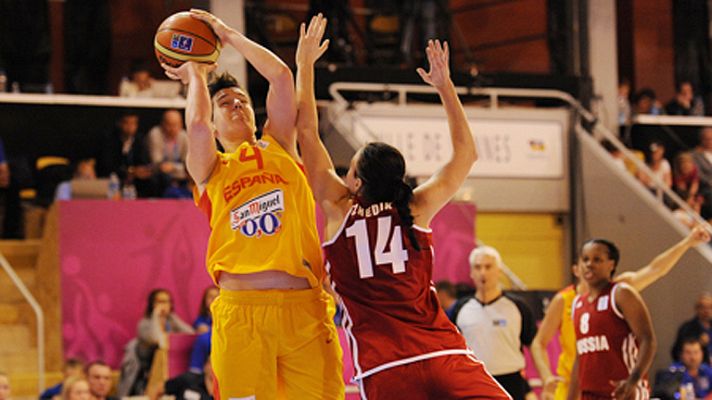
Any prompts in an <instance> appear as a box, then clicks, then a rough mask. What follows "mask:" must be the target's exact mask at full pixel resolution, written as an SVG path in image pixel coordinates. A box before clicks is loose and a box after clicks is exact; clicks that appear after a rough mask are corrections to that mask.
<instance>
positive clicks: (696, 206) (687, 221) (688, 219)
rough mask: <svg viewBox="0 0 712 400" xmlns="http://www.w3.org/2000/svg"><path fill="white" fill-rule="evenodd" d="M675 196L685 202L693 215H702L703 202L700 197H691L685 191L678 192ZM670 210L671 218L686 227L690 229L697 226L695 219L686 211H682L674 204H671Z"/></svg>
mask: <svg viewBox="0 0 712 400" xmlns="http://www.w3.org/2000/svg"><path fill="white" fill-rule="evenodd" d="M677 194H678V196H680V197H681V198H682V199H683V200H685V202H687V205H688V206H690V208H691V209H692V210H693V211H694V212H695V214H701V213H702V203H703V200H702V197H701V196H691V195H689V194H688V193H687V192H685V191H678V192H677ZM672 210H673V212H672V213H673V216H674V217H675V218H676V219H677V220H678V221H680V222H681V223H682V224H683V225H685V226H686V227H688V228H690V229H692V228H694V227H695V225H697V220H696V219H695V217H694V215H692V214H689V213H688V212H687V211H685V210H683V209H682V208H680V207H677V206H676V205H675V204H672Z"/></svg>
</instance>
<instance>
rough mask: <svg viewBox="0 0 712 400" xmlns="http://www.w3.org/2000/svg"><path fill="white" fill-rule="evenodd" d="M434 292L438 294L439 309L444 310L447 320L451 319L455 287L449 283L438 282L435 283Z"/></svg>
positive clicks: (455, 296) (454, 300) (455, 294)
mask: <svg viewBox="0 0 712 400" xmlns="http://www.w3.org/2000/svg"><path fill="white" fill-rule="evenodd" d="M435 290H436V291H437V292H438V301H439V302H440V307H442V309H443V310H445V314H447V316H448V318H452V315H451V313H452V310H453V306H454V305H455V302H456V301H457V293H456V292H455V286H454V285H453V284H452V283H450V281H439V282H436V283H435Z"/></svg>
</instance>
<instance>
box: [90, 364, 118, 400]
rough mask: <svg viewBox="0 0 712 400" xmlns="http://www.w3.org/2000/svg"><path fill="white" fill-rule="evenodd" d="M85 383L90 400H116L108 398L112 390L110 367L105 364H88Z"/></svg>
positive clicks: (115, 399)
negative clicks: (86, 383)
mask: <svg viewBox="0 0 712 400" xmlns="http://www.w3.org/2000/svg"><path fill="white" fill-rule="evenodd" d="M86 377H87V382H89V393H90V394H91V400H117V398H116V397H111V396H109V393H111V389H112V387H111V386H112V384H113V382H112V380H111V367H109V366H108V365H107V364H106V363H105V362H103V361H100V360H97V361H92V362H90V363H89V364H88V365H87V367H86Z"/></svg>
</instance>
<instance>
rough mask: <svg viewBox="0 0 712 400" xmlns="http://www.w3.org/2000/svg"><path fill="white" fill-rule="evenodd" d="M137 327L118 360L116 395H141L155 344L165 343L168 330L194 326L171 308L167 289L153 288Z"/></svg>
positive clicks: (189, 330) (185, 330) (162, 345)
mask: <svg viewBox="0 0 712 400" xmlns="http://www.w3.org/2000/svg"><path fill="white" fill-rule="evenodd" d="M137 330H138V337H137V339H136V340H132V341H131V342H129V344H127V345H126V350H125V353H124V358H123V359H122V361H121V379H120V381H119V387H118V390H117V395H118V396H119V397H124V396H134V395H143V393H144V390H145V389H146V384H147V383H148V377H149V372H150V370H151V364H152V362H153V355H154V353H155V351H156V349H157V348H159V347H160V348H163V349H165V348H166V347H167V345H168V334H169V333H191V334H192V333H194V331H193V328H192V327H191V326H190V325H188V324H186V323H185V322H183V320H182V319H180V318H179V317H178V316H177V315H176V314H175V313H174V312H173V301H172V299H171V294H170V292H169V291H168V290H166V289H154V290H152V291H151V293H150V294H149V295H148V301H147V304H146V311H145V312H144V316H143V318H142V319H141V320H140V321H139V322H138V328H137Z"/></svg>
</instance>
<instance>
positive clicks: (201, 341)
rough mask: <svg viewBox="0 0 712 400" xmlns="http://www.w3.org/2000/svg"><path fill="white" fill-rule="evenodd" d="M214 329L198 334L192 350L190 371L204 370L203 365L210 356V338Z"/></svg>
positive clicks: (197, 372)
mask: <svg viewBox="0 0 712 400" xmlns="http://www.w3.org/2000/svg"><path fill="white" fill-rule="evenodd" d="M211 335H212V330H210V331H207V332H205V333H202V334H200V335H198V337H197V338H195V342H193V350H192V351H191V352H190V366H189V371H191V372H194V373H196V374H200V373H202V372H203V366H204V365H205V363H206V362H207V360H208V359H209V358H210V348H211V345H210V339H211Z"/></svg>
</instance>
